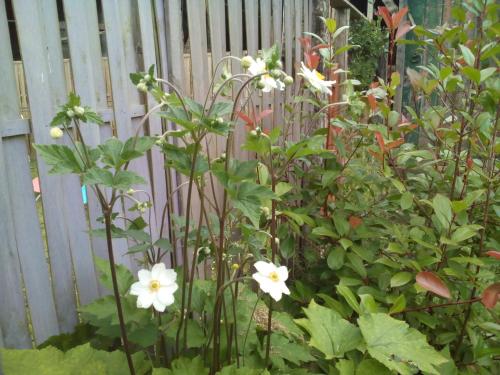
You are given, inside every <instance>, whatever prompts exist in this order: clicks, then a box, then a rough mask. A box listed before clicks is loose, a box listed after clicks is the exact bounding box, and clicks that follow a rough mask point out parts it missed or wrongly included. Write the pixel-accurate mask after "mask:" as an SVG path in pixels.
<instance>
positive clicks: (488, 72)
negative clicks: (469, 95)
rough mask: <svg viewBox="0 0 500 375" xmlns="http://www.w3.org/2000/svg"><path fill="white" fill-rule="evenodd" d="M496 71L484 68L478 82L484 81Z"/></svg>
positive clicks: (492, 68) (495, 69)
mask: <svg viewBox="0 0 500 375" xmlns="http://www.w3.org/2000/svg"><path fill="white" fill-rule="evenodd" d="M496 71H497V68H494V67H491V68H486V69H482V70H481V74H480V76H481V79H480V82H481V83H482V82H484V81H486V80H487V79H488V78H489V77H491V76H492V75H493V74H495V72H496Z"/></svg>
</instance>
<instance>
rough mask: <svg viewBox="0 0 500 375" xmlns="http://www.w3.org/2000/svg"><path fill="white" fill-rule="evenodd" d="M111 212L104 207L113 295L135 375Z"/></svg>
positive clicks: (107, 207) (123, 339)
mask: <svg viewBox="0 0 500 375" xmlns="http://www.w3.org/2000/svg"><path fill="white" fill-rule="evenodd" d="M111 211H112V208H111V207H110V206H108V205H107V206H103V214H104V223H105V226H106V242H107V247H108V258H109V267H110V270H111V281H112V282H113V294H114V297H115V303H116V310H117V312H118V321H119V323H120V334H121V337H122V342H123V349H124V351H125V356H126V357H127V364H128V368H129V371H130V375H135V369H134V363H133V362H132V355H131V354H130V347H129V342H128V338H127V330H126V328H125V320H124V319H123V309H122V303H121V300H120V291H119V290H118V280H117V278H116V269H115V257H114V254H113V237H112V234H111Z"/></svg>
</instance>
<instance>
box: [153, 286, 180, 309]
mask: <svg viewBox="0 0 500 375" xmlns="http://www.w3.org/2000/svg"><path fill="white" fill-rule="evenodd" d="M176 290H177V284H175V286H174V287H166V286H164V287H161V288H160V290H159V291H158V293H157V295H156V298H157V299H158V300H159V301H160V302H161V303H163V304H164V305H165V306H170V305H171V304H173V303H174V301H175V299H174V292H175V291H176Z"/></svg>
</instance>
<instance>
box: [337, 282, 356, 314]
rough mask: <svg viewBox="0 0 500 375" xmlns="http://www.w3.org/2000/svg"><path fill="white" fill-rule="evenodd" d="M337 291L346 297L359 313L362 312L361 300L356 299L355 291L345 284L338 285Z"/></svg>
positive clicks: (348, 302)
mask: <svg viewBox="0 0 500 375" xmlns="http://www.w3.org/2000/svg"><path fill="white" fill-rule="evenodd" d="M337 292H338V294H340V295H341V296H342V297H344V298H345V300H346V301H347V304H348V305H349V306H351V308H352V309H353V310H354V311H356V312H357V313H358V314H360V313H361V307H360V306H359V302H358V300H357V299H356V296H355V295H354V293H353V292H352V291H351V289H349V288H348V287H347V286H345V285H337Z"/></svg>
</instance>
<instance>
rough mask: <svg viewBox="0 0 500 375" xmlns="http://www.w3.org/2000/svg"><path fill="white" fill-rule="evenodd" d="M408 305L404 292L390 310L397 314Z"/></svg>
mask: <svg viewBox="0 0 500 375" xmlns="http://www.w3.org/2000/svg"><path fill="white" fill-rule="evenodd" d="M405 307H406V298H405V295H404V294H401V295H400V296H399V297H398V298H396V299H395V300H394V302H393V304H392V306H391V309H390V310H389V313H390V314H395V313H398V312H400V311H403V310H404V309H405Z"/></svg>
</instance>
